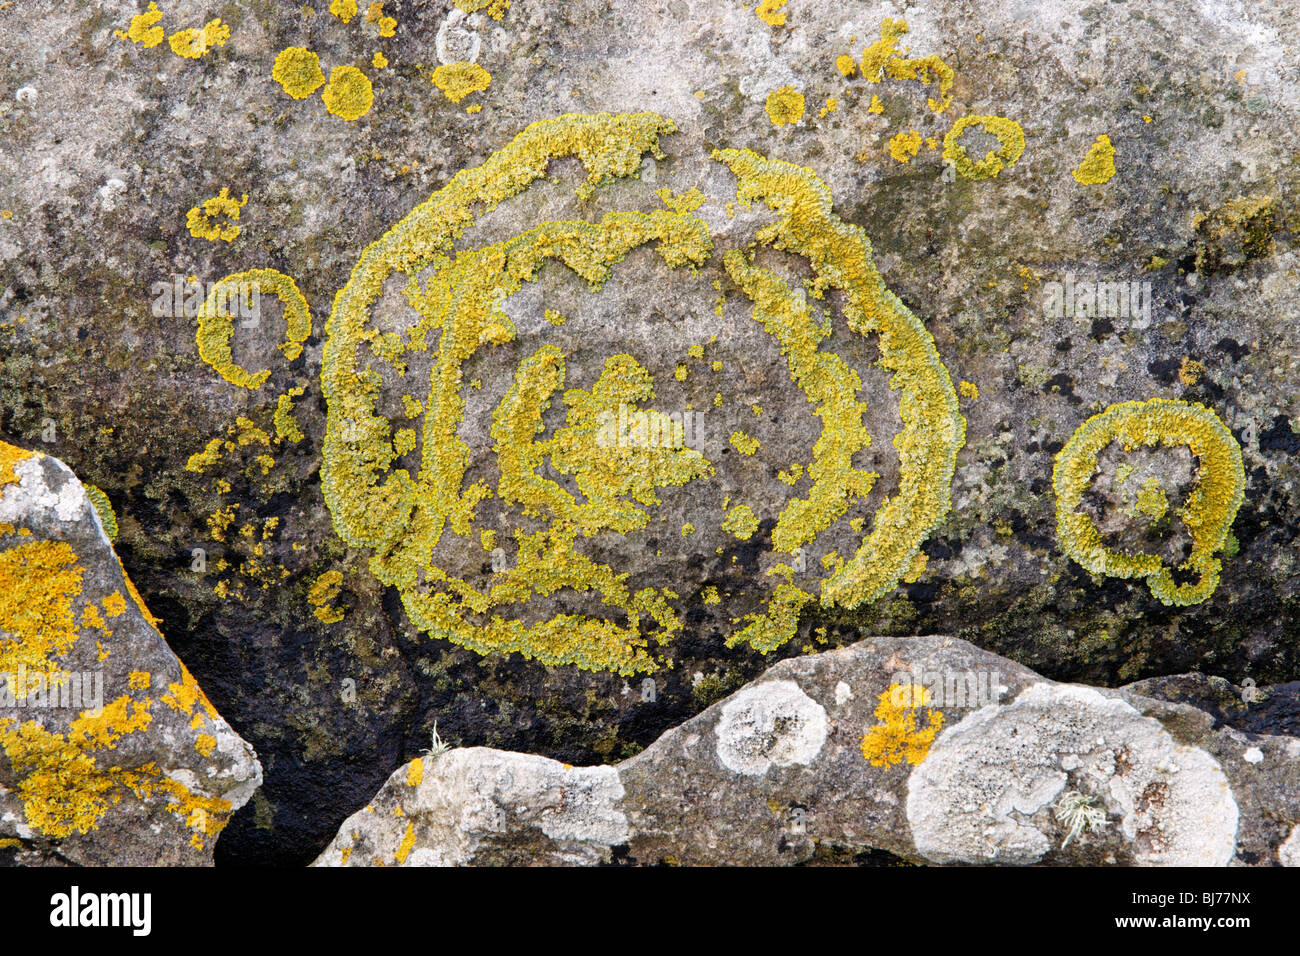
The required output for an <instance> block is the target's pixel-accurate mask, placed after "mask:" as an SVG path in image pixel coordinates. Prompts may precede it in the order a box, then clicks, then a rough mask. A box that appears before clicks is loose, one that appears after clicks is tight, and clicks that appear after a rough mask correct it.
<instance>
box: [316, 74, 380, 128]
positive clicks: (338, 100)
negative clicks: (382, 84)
mask: <svg viewBox="0 0 1300 956" xmlns="http://www.w3.org/2000/svg"><path fill="white" fill-rule="evenodd" d="M321 99H323V100H324V101H325V108H326V109H327V110H329V111H330V112H331V113H333V114H334V115H335V116H341V117H343V118H344V119H345V120H348V121H349V122H351V121H352V120H357V119H360V118H361V117H363V116H365V115H366V114H367V113H369V112H370V107H371V106H372V105H373V104H374V102H375V92H374V88H373V87H372V86H371V85H370V77H368V76H366V75H365V74H364V73H362V72H361V71H360V70H358V69H357V68H356V67H355V66H336V67H334V69H332V70H330V81H329V84H328V85H327V86H326V87H325V91H324V92H323V93H321Z"/></svg>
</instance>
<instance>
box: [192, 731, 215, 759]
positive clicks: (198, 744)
mask: <svg viewBox="0 0 1300 956" xmlns="http://www.w3.org/2000/svg"><path fill="white" fill-rule="evenodd" d="M194 749H195V750H197V751H198V752H199V753H201V754H202V755H203V756H205V757H211V756H212V751H214V750H216V749H217V738H216V737H214V736H212V735H211V734H199V735H198V736H196V737H195V738H194Z"/></svg>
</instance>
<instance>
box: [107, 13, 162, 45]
mask: <svg viewBox="0 0 1300 956" xmlns="http://www.w3.org/2000/svg"><path fill="white" fill-rule="evenodd" d="M161 19H162V11H161V10H159V9H158V4H156V3H153V2H150V4H149V9H147V10H146V11H145V12H144V13H137V14H136V15H135V16H133V17H132V18H131V25H130V26H129V27H128V28H127V31H126V32H125V33H123V32H122V31H121V30H114V31H113V35H114V36H116V37H118V38H119V39H122V40H130V41H131V42H132V43H139V44H140V45H141V46H143V47H144V48H145V49H146V50H147V49H149V48H151V47H155V46H157V45H158V44H159V43H162V41H163V37H164V35H165V31H164V30H163V28H162V27H160V26H158V21H159V20H161Z"/></svg>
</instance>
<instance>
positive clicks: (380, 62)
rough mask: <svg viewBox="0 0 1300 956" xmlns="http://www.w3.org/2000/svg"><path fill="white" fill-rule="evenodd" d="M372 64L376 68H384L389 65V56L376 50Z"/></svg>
mask: <svg viewBox="0 0 1300 956" xmlns="http://www.w3.org/2000/svg"><path fill="white" fill-rule="evenodd" d="M370 65H371V66H373V67H374V68H375V69H376V70H382V69H383V68H384V67H386V66H388V57H386V56H384V55H383V54H382V53H380V52H379V51H378V50H376V51H375V55H374V56H372V57H371V58H370Z"/></svg>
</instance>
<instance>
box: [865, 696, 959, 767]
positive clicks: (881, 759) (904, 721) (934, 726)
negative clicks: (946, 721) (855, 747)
mask: <svg viewBox="0 0 1300 956" xmlns="http://www.w3.org/2000/svg"><path fill="white" fill-rule="evenodd" d="M878 699H879V703H878V704H877V705H876V710H875V716H876V719H877V720H878V721H880V723H879V724H877V725H876V726H874V727H871V728H869V729H868V730H867V732H866V733H865V734H864V735H863V737H862V744H861V749H862V756H863V757H864V758H865V759H866V760H867V761H868V762H869V763H870V764H871V766H873V767H892V766H894V765H895V764H899V763H902V762H903V761H904V760H906V761H907V762H908V763H910V764H913V765H916V764H919V763H920V762H921V761H922V760H924V759H925V756H926V754H928V753H929V752H930V745H931V744H932V743H934V738H935V735H936V734H938V733H939V730H940V728H942V727H943V714H942V713H941V712H940V711H937V710H927V711H926V713H927V715H928V720H927V725H926V728H925V729H924V730H921V729H919V728H918V727H917V721H916V717H917V714H918V713H919V712H920V709H921V708H922V707H926V706H927V705H928V704H929V703H930V692H929V690H927V689H926V688H925V687H922V686H921V685H920V684H892V685H890V687H889V689H888V690H886V691H884V692H883V693H882V694H881V695H880V697H879V698H878Z"/></svg>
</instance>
